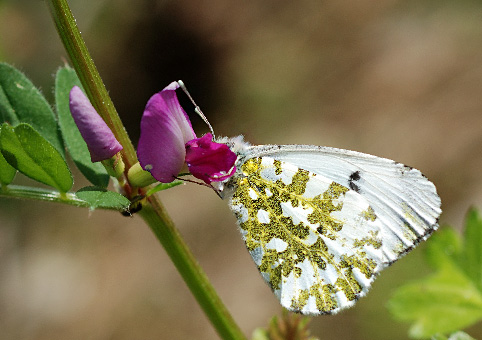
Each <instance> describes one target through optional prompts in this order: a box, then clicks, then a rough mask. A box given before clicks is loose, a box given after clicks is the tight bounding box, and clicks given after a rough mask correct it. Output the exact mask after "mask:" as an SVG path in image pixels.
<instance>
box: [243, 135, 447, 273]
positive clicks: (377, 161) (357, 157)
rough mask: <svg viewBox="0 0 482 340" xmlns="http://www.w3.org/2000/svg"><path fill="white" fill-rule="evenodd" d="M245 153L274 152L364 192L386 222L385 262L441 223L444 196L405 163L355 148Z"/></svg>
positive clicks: (269, 150)
mask: <svg viewBox="0 0 482 340" xmlns="http://www.w3.org/2000/svg"><path fill="white" fill-rule="evenodd" d="M242 156H244V159H249V158H253V157H266V156H268V157H272V158H275V159H277V160H279V161H282V162H285V163H289V164H292V165H294V166H296V167H298V168H301V169H305V170H307V171H309V172H312V173H315V174H318V175H322V176H324V177H326V178H328V179H329V180H331V181H334V182H337V183H340V184H341V185H343V186H346V187H348V188H350V189H352V190H353V191H356V192H357V193H359V194H360V195H362V196H363V197H364V198H365V199H366V200H367V201H368V203H369V204H370V206H371V207H372V208H373V210H374V211H375V214H376V215H377V217H378V218H379V220H380V222H381V224H382V228H381V231H380V237H381V239H382V240H383V245H384V247H383V252H384V256H385V261H387V262H390V263H391V262H394V261H396V260H397V259H398V258H400V256H401V254H403V253H405V252H407V251H409V250H410V249H412V248H413V247H414V246H415V245H416V244H417V243H419V242H420V241H422V240H425V239H426V238H427V237H428V236H429V235H430V234H431V233H432V232H433V231H434V230H435V229H437V227H438V224H437V222H438V217H439V215H440V213H441V209H440V205H441V201H440V197H439V196H438V195H437V192H436V189H435V186H434V185H433V183H432V182H430V181H429V180H428V179H427V178H426V177H425V176H424V175H423V174H422V173H421V172H420V171H418V170H417V169H413V168H411V167H408V166H406V165H403V164H401V163H397V162H394V161H392V160H389V159H386V158H381V157H375V156H372V155H368V154H364V153H360V152H355V151H349V150H342V149H336V148H329V147H316V146H308V145H282V146H277V145H261V146H252V147H250V148H249V149H248V150H247V151H246V152H244V153H243V155H242ZM241 162H244V160H243V159H241Z"/></svg>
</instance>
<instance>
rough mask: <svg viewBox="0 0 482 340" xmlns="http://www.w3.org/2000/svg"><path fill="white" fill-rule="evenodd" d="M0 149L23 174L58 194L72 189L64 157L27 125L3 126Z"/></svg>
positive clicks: (71, 181) (70, 176)
mask: <svg viewBox="0 0 482 340" xmlns="http://www.w3.org/2000/svg"><path fill="white" fill-rule="evenodd" d="M0 146H1V152H2V154H3V156H4V157H5V159H6V160H7V162H8V163H9V164H10V165H11V166H13V167H14V168H15V169H17V170H18V171H20V172H21V173H23V174H24V175H26V176H28V177H30V178H32V179H34V180H36V181H39V182H42V183H44V184H47V185H50V186H52V187H54V188H57V189H58V190H59V191H61V192H67V191H68V190H69V189H70V188H71V187H72V184H73V180H72V175H71V174H70V170H69V168H68V166H67V163H65V160H64V158H63V157H62V156H61V155H60V153H59V152H58V151H57V150H56V149H55V148H54V147H53V146H52V144H50V143H49V142H48V141H47V140H46V139H45V138H43V137H42V136H41V135H40V134H39V133H38V132H37V131H35V130H34V129H33V128H32V127H31V126H30V125H28V124H25V123H21V124H19V125H18V126H17V127H15V128H13V127H11V126H10V125H8V124H3V125H2V129H1V135H0Z"/></svg>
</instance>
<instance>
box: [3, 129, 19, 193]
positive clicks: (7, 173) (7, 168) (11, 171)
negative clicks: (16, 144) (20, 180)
mask: <svg viewBox="0 0 482 340" xmlns="http://www.w3.org/2000/svg"><path fill="white" fill-rule="evenodd" d="M1 131H2V127H1V126H0V134H1ZM16 173H17V170H15V168H14V167H12V166H11V165H10V164H8V162H7V161H6V159H5V158H4V157H3V155H2V153H1V152H0V183H1V184H4V185H7V184H10V183H12V181H13V179H14V177H15V174H16Z"/></svg>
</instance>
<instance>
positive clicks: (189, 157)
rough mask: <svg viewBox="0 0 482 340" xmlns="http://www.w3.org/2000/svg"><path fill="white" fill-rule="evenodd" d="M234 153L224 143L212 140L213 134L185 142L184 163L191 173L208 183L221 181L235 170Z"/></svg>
mask: <svg viewBox="0 0 482 340" xmlns="http://www.w3.org/2000/svg"><path fill="white" fill-rule="evenodd" d="M236 158H237V156H236V154H235V153H234V152H232V151H231V149H229V147H228V146H227V145H226V144H220V143H216V142H213V135H212V134H210V133H206V134H205V135H204V136H203V137H201V138H196V139H193V140H191V141H189V142H187V143H186V163H187V166H188V168H189V171H190V172H191V174H192V175H193V176H194V177H196V178H199V179H201V180H203V181H204V182H205V183H207V184H209V183H211V182H221V181H224V180H225V179H228V178H229V177H231V176H232V175H233V174H234V172H235V171H236V167H235V166H234V163H235V162H236Z"/></svg>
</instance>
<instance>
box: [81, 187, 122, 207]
mask: <svg viewBox="0 0 482 340" xmlns="http://www.w3.org/2000/svg"><path fill="white" fill-rule="evenodd" d="M76 195H77V197H78V198H80V199H81V200H83V201H86V202H87V203H89V204H90V209H92V210H93V209H96V208H104V209H117V210H125V209H127V208H128V207H129V205H130V203H131V202H130V201H129V200H128V199H127V198H125V197H124V196H122V195H121V194H118V193H117V192H113V191H108V190H106V189H105V188H100V187H85V188H82V189H80V190H79V191H77V193H76Z"/></svg>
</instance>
